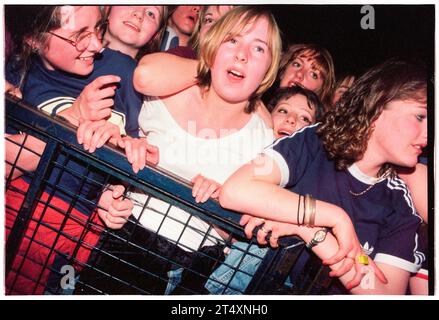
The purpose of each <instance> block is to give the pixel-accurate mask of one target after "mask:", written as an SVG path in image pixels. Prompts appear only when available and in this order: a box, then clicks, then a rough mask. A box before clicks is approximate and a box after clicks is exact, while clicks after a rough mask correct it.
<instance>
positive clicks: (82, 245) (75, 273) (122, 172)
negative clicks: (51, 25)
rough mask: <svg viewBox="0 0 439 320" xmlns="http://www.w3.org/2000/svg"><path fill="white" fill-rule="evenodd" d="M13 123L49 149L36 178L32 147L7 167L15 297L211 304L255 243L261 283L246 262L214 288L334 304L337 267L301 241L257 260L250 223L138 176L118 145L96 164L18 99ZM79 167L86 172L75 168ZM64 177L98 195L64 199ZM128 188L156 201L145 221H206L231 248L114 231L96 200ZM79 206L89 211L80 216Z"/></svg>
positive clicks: (144, 207) (10, 102)
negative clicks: (178, 298)
mask: <svg viewBox="0 0 439 320" xmlns="http://www.w3.org/2000/svg"><path fill="white" fill-rule="evenodd" d="M5 115H6V128H7V130H10V129H13V130H16V132H20V133H22V134H25V135H32V136H34V137H37V138H38V139H40V140H42V141H44V142H45V143H46V146H45V148H44V151H43V152H42V153H40V154H35V156H36V157H38V158H39V161H38V166H37V168H36V170H35V171H28V170H26V169H25V168H22V167H20V165H19V163H18V161H17V160H18V158H19V157H20V155H22V154H24V152H25V151H29V150H26V147H25V143H23V144H21V145H18V147H19V148H20V152H19V153H18V156H17V157H16V159H15V160H14V161H9V162H8V163H7V165H9V166H11V167H12V170H11V174H10V175H9V176H8V177H6V178H5V186H6V187H5V192H6V194H5V202H6V208H5V209H6V236H7V243H6V268H5V272H6V275H5V277H6V278H5V279H6V294H8V295H16V294H19V295H23V294H57V295H60V294H81V295H82V294H156V295H162V294H203V295H204V294H209V292H208V291H207V290H206V288H205V286H204V285H205V283H206V281H207V280H208V279H209V277H210V274H211V273H212V271H213V270H215V269H216V268H217V267H218V266H220V265H221V264H222V263H223V262H224V259H225V254H224V252H225V251H224V248H225V247H230V246H233V243H234V241H235V239H238V240H241V241H247V242H248V244H247V245H245V246H241V247H239V248H240V249H239V250H242V251H243V252H246V253H247V255H246V257H252V258H253V260H251V263H252V264H253V265H254V263H255V261H256V262H258V263H259V267H257V270H256V271H255V272H254V274H252V272H248V271H246V270H248V269H244V268H241V267H242V266H243V265H244V264H245V259H242V258H240V259H238V261H237V262H236V263H235V264H233V265H229V269H230V270H229V273H228V276H226V277H225V278H223V279H222V280H218V279H210V281H211V282H213V283H214V284H215V283H216V284H218V285H219V287H220V289H221V290H220V293H222V294H235V293H243V294H264V295H271V294H324V293H325V290H326V288H327V287H328V286H329V284H330V280H329V277H328V269H327V267H323V266H322V265H321V262H320V260H319V259H318V258H316V257H315V256H313V255H311V256H310V255H309V254H308V253H307V252H306V249H305V248H304V244H303V242H302V241H301V240H300V239H298V238H296V237H289V238H283V239H280V247H279V248H278V249H271V248H268V250H267V253H266V255H265V256H263V257H262V258H260V257H259V256H258V255H254V256H252V254H253V251H252V250H250V244H256V240H255V238H253V239H252V240H251V241H248V240H246V239H245V236H244V233H243V229H242V227H241V226H240V225H239V223H238V221H239V218H240V215H239V214H238V213H235V212H231V211H228V210H224V209H223V208H221V207H220V206H219V205H218V203H217V202H216V201H213V200H209V201H207V202H206V203H204V204H197V203H196V202H195V200H194V198H193V197H192V195H191V188H190V186H189V184H188V183H187V182H185V181H182V180H179V179H177V178H176V177H174V176H172V175H170V174H167V173H166V172H163V171H161V170H159V169H157V168H153V167H146V168H145V169H144V170H142V171H141V172H139V173H138V174H137V175H135V174H134V173H133V171H132V169H131V165H130V164H129V163H128V161H127V160H126V158H125V156H124V155H123V153H122V152H121V151H120V150H116V149H114V148H112V147H111V146H108V145H106V146H104V147H103V148H100V149H98V150H97V151H96V152H94V153H93V154H89V153H87V152H85V151H84V150H83V148H82V146H80V145H78V144H77V142H76V136H75V132H74V130H72V128H71V127H70V126H69V125H68V124H66V122H65V121H64V120H62V119H53V118H51V117H49V116H46V115H45V114H43V113H41V112H39V111H37V110H35V109H34V108H31V107H29V106H26V105H25V104H23V103H22V102H21V101H18V100H15V99H14V98H12V97H9V96H8V97H6V98H5ZM6 139H8V138H6ZM69 162H72V163H75V164H79V166H82V168H85V169H84V170H85V171H81V170H79V171H75V167H74V166H73V169H72V166H69V167H66V164H67V163H69ZM14 170H20V171H21V173H22V176H21V177H20V178H17V179H12V173H13V172H14ZM84 172H85V174H84ZM61 175H69V176H71V177H72V179H80V181H81V183H80V186H81V188H88V189H87V190H88V193H85V194H86V195H85V196H84V195H80V192H72V190H68V189H63V188H62V186H60V185H59V184H58V181H59V179H60V177H61ZM49 176H52V179H51V180H50V179H49ZM54 176H55V181H56V182H55V183H54V182H53V181H54V179H53V177H54ZM121 183H123V185H124V186H125V187H126V191H125V194H124V197H128V198H130V197H131V195H132V191H133V190H134V189H136V190H142V192H144V193H145V194H146V195H147V196H145V197H146V198H144V199H145V200H144V201H143V203H140V204H139V203H138V204H137V205H140V209H141V212H142V213H141V214H143V213H144V212H148V213H147V214H151V212H152V213H154V214H156V215H157V214H161V215H163V216H167V218H169V219H170V220H169V221H172V219H173V212H174V211H175V210H177V211H179V210H184V212H186V213H187V217H188V220H187V221H189V219H191V218H193V217H198V218H201V219H202V220H204V221H206V222H208V223H209V224H210V228H218V227H219V228H221V229H223V230H224V231H226V232H227V233H228V234H229V236H228V238H227V239H225V240H224V239H212V236H211V235H210V233H209V234H208V232H209V231H208V232H206V231H204V232H205V233H204V234H201V231H200V232H199V234H200V237H202V238H203V239H202V245H201V247H200V248H199V249H197V250H196V249H190V248H185V245H184V244H183V243H182V242H180V239H181V238H182V237H181V236H180V237H177V238H173V239H170V238H167V237H164V236H163V235H161V234H160V232H159V230H160V227H161V226H162V224H163V223H164V222H163V221H162V223H161V224H159V226H157V227H156V229H155V230H153V229H151V228H149V229H148V228H146V227H144V226H143V225H142V224H141V223H140V222H139V221H141V219H140V217H139V216H137V218H139V219H135V218H130V219H129V220H128V221H127V223H126V224H125V226H124V227H123V228H122V229H120V230H112V229H109V228H107V227H105V225H104V224H103V223H102V222H101V220H100V219H99V216H98V214H97V209H98V207H99V206H98V203H97V201H96V199H98V198H99V196H100V194H102V192H103V191H104V190H106V188H107V187H108V185H110V184H121ZM81 194H84V192H82V193H81ZM66 199H67V200H66ZM133 200H134V202H135V201H138V200H135V199H133ZM157 203H159V204H160V206H161V208H160V210H159V209H157V206H156V205H157ZM78 204H79V205H82V206H83V207H86V208H88V211H87V212H86V213H85V214H84V211H78V210H76V209H75V208H77V205H78ZM180 212H181V211H180ZM145 214H146V213H145ZM187 221H186V222H181V221H172V222H173V223H177V224H180V227H179V228H180V229H181V230H183V231H182V233H183V232H184V230H189V229H193V226H191V225H189V224H188V222H187ZM191 231H194V232H198V231H197V230H191ZM252 248H257V247H255V246H253V247H252ZM258 249H260V248H258ZM258 259H259V260H258ZM250 267H251V266H250ZM236 277H237V278H240V279H243V278H246V277H247V279H249V278H250V281H249V284H248V286H247V287H246V288H245V289H242V288H241V287H240V286H237V285H236V281H235V280H236V279H235V278H236Z"/></svg>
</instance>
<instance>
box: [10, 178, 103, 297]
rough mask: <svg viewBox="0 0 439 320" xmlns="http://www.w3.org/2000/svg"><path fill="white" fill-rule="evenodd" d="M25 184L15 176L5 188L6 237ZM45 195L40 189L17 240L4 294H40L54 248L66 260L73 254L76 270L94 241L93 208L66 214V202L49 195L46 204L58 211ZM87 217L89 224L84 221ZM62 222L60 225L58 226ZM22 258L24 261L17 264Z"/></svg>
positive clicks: (96, 219)
mask: <svg viewBox="0 0 439 320" xmlns="http://www.w3.org/2000/svg"><path fill="white" fill-rule="evenodd" d="M28 188H29V184H28V183H27V182H26V181H24V180H23V179H16V180H15V181H13V182H12V183H11V186H10V187H9V188H8V189H7V190H6V200H5V203H6V239H8V237H9V234H10V231H11V229H12V226H13V224H14V222H15V220H16V218H17V213H18V211H19V210H20V208H21V205H22V203H23V200H24V198H25V193H26V191H27V189H28ZM16 189H18V190H16ZM19 190H21V191H19ZM48 199H49V194H48V193H46V192H44V193H43V194H42V196H41V198H40V200H41V201H42V202H44V203H38V205H37V207H36V209H35V210H34V212H33V214H32V220H31V221H30V222H29V225H28V227H27V229H26V232H25V236H24V237H23V240H22V241H21V244H20V247H19V249H18V252H17V255H16V257H15V259H14V262H13V266H12V269H11V271H10V272H9V273H8V274H7V277H6V294H20V295H25V294H44V292H45V286H46V283H47V281H48V278H49V275H50V274H51V272H53V271H52V270H50V266H52V264H53V262H54V259H55V257H56V256H57V255H58V254H59V253H57V251H58V252H60V253H63V254H67V259H68V260H69V261H70V259H69V258H70V256H71V255H72V254H74V263H73V267H75V270H76V271H80V270H81V269H82V264H83V263H85V262H87V260H88V257H89V255H90V252H91V249H92V248H93V247H94V246H95V245H96V243H97V241H98V238H99V235H100V231H101V230H102V227H101V226H102V223H101V221H100V220H99V217H98V215H97V213H96V212H93V214H92V215H91V217H88V216H87V215H85V214H83V213H81V212H80V211H78V210H76V209H71V211H70V213H69V214H67V213H65V212H67V210H68V208H69V204H68V203H66V202H64V201H62V200H60V199H59V198H55V197H52V199H51V200H50V204H51V205H52V206H53V207H55V208H58V209H59V210H60V211H62V212H59V211H58V210H55V209H53V208H51V207H49V206H48V204H46V202H47V201H48ZM66 217H67V218H66ZM40 218H41V222H40V221H39V220H40ZM65 219H66V221H64V220H65ZM87 221H89V223H92V225H90V224H87ZM63 222H64V226H63V227H62V229H61V226H62V224H63ZM43 223H45V224H46V225H47V226H46V225H43ZM96 225H99V226H96ZM48 226H50V227H48ZM51 228H52V229H51ZM35 231H36V234H35V236H34V232H35ZM57 236H58V238H57ZM32 237H34V238H33V239H32ZM31 239H32V241H31ZM29 245H30V248H29ZM52 246H53V249H52ZM23 259H24V263H23V265H22V266H21V263H22V262H23ZM17 274H18V276H17ZM40 276H41V277H40ZM38 279H39V280H38ZM37 281H38V284H37Z"/></svg>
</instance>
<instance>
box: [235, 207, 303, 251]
mask: <svg viewBox="0 0 439 320" xmlns="http://www.w3.org/2000/svg"><path fill="white" fill-rule="evenodd" d="M239 223H240V225H241V226H245V228H244V233H245V235H246V237H247V238H248V239H251V238H252V237H253V230H254V229H255V228H256V227H259V226H261V225H263V226H262V227H261V228H259V230H258V232H257V234H256V239H257V240H258V243H259V244H262V245H265V244H267V235H268V234H269V233H270V237H269V239H268V243H270V246H271V247H273V248H277V247H278V246H279V243H278V240H279V238H280V237H283V236H292V235H297V233H298V228H299V227H298V226H297V225H295V224H292V223H284V222H278V221H273V220H266V219H262V218H258V217H254V216H251V215H248V214H244V215H243V216H242V218H241V220H240V221H239Z"/></svg>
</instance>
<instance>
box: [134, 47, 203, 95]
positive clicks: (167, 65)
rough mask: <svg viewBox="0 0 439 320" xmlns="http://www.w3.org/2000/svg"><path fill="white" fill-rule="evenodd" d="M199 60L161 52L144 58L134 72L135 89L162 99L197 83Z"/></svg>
mask: <svg viewBox="0 0 439 320" xmlns="http://www.w3.org/2000/svg"><path fill="white" fill-rule="evenodd" d="M197 64H198V61H197V60H192V59H187V58H182V57H179V56H175V55H173V54H169V53H164V52H159V53H152V54H148V55H146V56H144V57H143V58H142V59H141V60H140V62H139V65H138V66H137V68H136V70H135V71H134V78H133V83H134V88H135V89H136V90H137V91H138V92H140V93H142V94H144V95H147V96H155V97H162V96H167V95H171V94H174V93H177V92H179V91H181V90H184V89H186V88H189V87H190V86H192V85H194V84H195V83H196V76H197Z"/></svg>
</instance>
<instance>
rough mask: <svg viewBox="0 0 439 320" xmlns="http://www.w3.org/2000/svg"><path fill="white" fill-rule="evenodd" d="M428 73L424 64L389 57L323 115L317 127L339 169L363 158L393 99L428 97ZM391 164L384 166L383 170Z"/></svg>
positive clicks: (357, 81)
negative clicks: (374, 127) (380, 119)
mask: <svg viewBox="0 0 439 320" xmlns="http://www.w3.org/2000/svg"><path fill="white" fill-rule="evenodd" d="M426 96H427V77H426V71H425V68H424V66H423V65H422V64H419V63H417V62H416V63H415V62H409V61H403V60H399V59H390V60H387V61H386V62H384V63H382V64H381V65H379V66H377V67H374V68H372V69H370V70H369V71H368V72H366V73H365V74H364V75H363V76H361V77H360V78H358V79H357V80H356V81H355V83H354V85H353V86H352V87H351V88H350V89H349V90H348V91H346V93H345V94H344V95H343V96H342V98H341V99H340V101H339V102H338V103H337V104H336V106H335V107H334V108H333V109H331V110H330V111H328V112H327V113H326V114H325V115H324V116H323V121H322V122H323V124H322V125H321V126H320V127H319V128H318V129H317V133H318V135H319V136H320V138H321V140H322V142H323V145H324V147H325V149H326V151H327V152H328V155H329V158H330V159H333V160H334V161H335V162H336V167H337V169H339V170H342V169H346V168H347V167H348V166H350V165H351V164H353V163H354V162H356V161H358V160H360V159H361V158H362V157H363V155H364V152H365V151H366V148H367V144H368V141H369V138H370V136H371V133H372V131H373V122H374V121H375V120H377V119H378V117H379V116H380V114H381V112H382V111H383V110H384V109H385V107H386V105H387V104H388V103H389V102H391V101H393V100H408V99H410V100H416V101H422V102H425V101H426ZM389 167H390V166H389V165H385V166H384V167H383V168H381V171H380V174H383V172H384V171H386V170H387V169H388V168H389Z"/></svg>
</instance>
